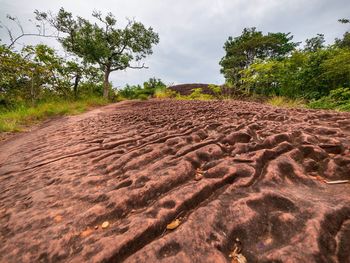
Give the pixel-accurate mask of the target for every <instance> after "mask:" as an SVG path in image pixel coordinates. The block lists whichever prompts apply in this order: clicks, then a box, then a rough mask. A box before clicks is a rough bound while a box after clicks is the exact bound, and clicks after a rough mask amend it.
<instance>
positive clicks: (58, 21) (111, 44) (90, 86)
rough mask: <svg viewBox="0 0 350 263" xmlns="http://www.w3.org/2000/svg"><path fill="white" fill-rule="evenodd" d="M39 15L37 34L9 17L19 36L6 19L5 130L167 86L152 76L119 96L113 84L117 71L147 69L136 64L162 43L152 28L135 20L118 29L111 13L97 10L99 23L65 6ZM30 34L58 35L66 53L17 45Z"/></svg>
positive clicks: (0, 87)
mask: <svg viewBox="0 0 350 263" xmlns="http://www.w3.org/2000/svg"><path fill="white" fill-rule="evenodd" d="M34 13H35V15H36V20H35V22H36V27H37V29H38V30H39V32H38V33H25V32H24V31H23V27H22V26H21V24H20V21H19V20H18V19H17V18H15V17H12V16H9V15H8V16H7V18H8V19H9V21H10V23H14V24H15V25H17V26H18V27H19V29H20V31H21V32H22V33H21V34H20V35H18V36H16V35H15V33H14V32H12V31H11V30H10V29H9V27H7V26H5V24H4V23H1V25H2V26H1V28H4V29H5V30H6V31H7V32H8V35H9V44H5V43H3V42H1V41H2V40H0V132H3V131H18V130H20V129H21V128H22V127H24V126H26V125H29V124H31V123H34V122H37V121H39V120H43V119H45V118H47V117H50V116H55V115H65V114H75V113H78V112H82V111H84V110H86V109H87V108H88V107H90V106H94V105H104V104H106V103H108V102H111V101H117V100H120V99H122V97H123V98H132V97H133V96H134V97H138V98H140V99H147V98H148V97H149V96H153V95H154V93H155V92H156V90H158V89H161V88H163V86H164V87H165V85H164V84H163V83H161V81H160V80H156V79H151V80H150V81H149V83H145V87H144V88H143V89H141V90H142V91H139V90H136V89H133V88H129V89H128V87H127V88H126V89H125V90H123V91H121V92H120V94H118V93H117V92H116V91H115V90H114V89H113V88H112V85H111V83H110V82H109V75H110V73H111V72H113V71H116V70H124V69H126V68H144V67H145V66H144V64H142V66H140V65H138V64H136V65H132V63H133V62H136V63H139V62H140V61H141V60H142V59H143V58H145V57H146V56H147V55H150V54H152V47H153V45H155V44H157V43H158V42H159V38H158V34H156V33H155V32H154V31H153V29H152V28H146V27H145V26H144V25H143V24H142V23H140V22H135V21H128V23H127V25H126V27H124V28H122V29H120V28H117V27H116V19H115V18H114V16H113V15H112V14H111V13H109V14H108V15H106V16H104V17H103V16H102V14H101V13H99V12H94V13H93V17H94V18H96V20H97V22H96V23H92V22H90V21H88V20H86V19H84V18H82V17H77V18H74V17H73V16H72V14H71V13H69V12H67V11H65V10H64V9H63V8H61V9H60V10H59V12H58V14H57V15H54V14H52V13H50V12H39V11H37V10H36V11H35V12H34ZM47 24H49V25H51V29H52V30H54V31H55V33H53V34H52V35H45V32H47V30H48V29H46V28H45V25H47ZM58 33H59V34H58ZM28 35H31V36H33V35H34V36H40V37H42V36H45V37H55V38H56V39H57V40H58V42H60V43H61V44H62V47H63V48H64V50H65V51H66V52H67V53H66V54H65V56H61V55H59V54H58V52H57V51H56V50H54V49H53V48H51V47H49V46H47V45H44V44H39V45H36V46H31V45H25V46H23V47H21V48H19V49H16V41H17V40H19V39H22V38H24V37H25V36H28ZM128 92H129V93H130V94H128ZM123 95H124V96H123Z"/></svg>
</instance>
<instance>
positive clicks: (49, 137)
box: [0, 100, 350, 262]
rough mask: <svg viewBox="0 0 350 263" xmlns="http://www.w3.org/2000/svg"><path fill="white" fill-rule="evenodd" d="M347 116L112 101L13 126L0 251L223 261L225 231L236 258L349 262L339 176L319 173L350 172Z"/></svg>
mask: <svg viewBox="0 0 350 263" xmlns="http://www.w3.org/2000/svg"><path fill="white" fill-rule="evenodd" d="M349 117H350V114H346V113H337V112H326V111H311V110H301V109H300V110H299V109H291V110H290V109H279V108H274V107H270V106H266V105H261V104H257V103H249V102H239V101H230V102H228V101H216V102H215V101H211V102H198V101H167V100H165V101H145V102H123V103H119V104H115V105H110V106H107V107H104V108H101V109H99V110H94V111H91V112H89V113H86V114H83V115H80V116H75V117H69V118H64V119H61V120H55V121H53V122H51V123H48V124H47V125H46V126H45V127H41V128H38V129H36V130H34V131H31V132H29V133H27V134H24V135H19V136H16V137H13V138H11V139H9V140H8V141H5V142H2V143H1V145H0V185H1V189H0V200H1V203H0V204H1V206H0V244H1V246H0V261H1V262H58V261H64V262H121V261H125V262H230V258H229V257H228V256H229V254H230V253H231V252H232V248H233V244H234V242H235V239H236V238H239V239H240V241H241V243H242V254H243V255H244V256H245V257H246V258H247V260H248V262H350V185H349V184H339V185H329V184H326V183H324V182H323V181H322V180H324V179H325V180H339V179H350V153H349V145H350V141H349V139H350V118H349ZM174 219H180V222H181V223H180V225H179V226H178V227H177V228H175V229H174V230H166V228H167V225H168V224H169V223H170V222H172V221H173V220H174ZM105 221H108V222H109V226H108V227H107V228H105V229H102V228H101V225H102V223H103V222H105ZM95 226H99V227H98V228H97V229H96V228H95Z"/></svg>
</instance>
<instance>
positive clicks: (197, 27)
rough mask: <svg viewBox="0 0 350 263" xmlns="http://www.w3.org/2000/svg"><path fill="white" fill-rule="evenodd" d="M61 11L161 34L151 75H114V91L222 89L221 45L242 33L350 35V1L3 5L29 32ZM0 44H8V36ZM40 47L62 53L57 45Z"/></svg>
mask: <svg viewBox="0 0 350 263" xmlns="http://www.w3.org/2000/svg"><path fill="white" fill-rule="evenodd" d="M60 7H64V8H65V9H66V10H67V11H70V12H72V13H73V14H74V15H79V16H82V17H85V18H91V13H92V11H93V10H100V11H102V12H104V13H107V12H112V13H113V14H114V15H115V16H116V17H117V19H118V20H119V21H120V23H121V24H124V23H125V18H126V17H129V18H135V20H137V21H140V22H142V23H143V24H145V25H146V26H151V27H153V28H154V30H155V31H156V32H157V33H159V37H160V43H159V44H158V45H157V46H156V47H155V48H154V54H153V55H151V56H150V57H149V58H147V59H146V60H145V63H146V64H147V66H149V69H143V70H132V69H129V70H126V71H122V72H120V71H117V72H113V73H112V74H111V81H112V82H113V86H115V87H121V86H124V85H125V84H126V83H129V84H141V83H143V82H144V81H145V80H147V79H148V78H150V77H153V76H155V77H157V78H161V79H162V80H163V81H164V82H165V83H166V84H170V83H198V82H200V83H217V84H220V83H222V82H223V81H224V79H223V77H222V76H221V74H220V67H219V65H218V63H219V61H220V59H221V57H223V55H224V51H223V48H222V47H223V44H224V42H225V41H226V39H227V38H228V37H229V36H238V35H240V33H241V31H242V29H243V28H244V27H252V26H256V27H257V28H258V29H259V30H262V31H263V32H264V33H267V32H286V33H287V32H291V33H292V34H293V35H294V40H295V41H304V40H305V39H306V38H310V37H313V36H315V35H316V34H317V33H323V34H325V37H326V40H327V42H328V43H331V42H332V41H333V40H334V38H336V37H340V36H342V34H343V33H344V32H345V31H346V30H349V26H347V25H342V24H340V23H338V22H337V20H338V19H339V18H343V17H346V18H349V17H350V1H349V0H176V1H174V0H148V1H146V0H124V1H122V0H74V1H72V0H54V1H52V0H0V20H1V21H5V20H6V19H5V17H6V14H11V15H13V16H17V17H18V18H19V19H20V20H21V21H22V23H23V24H24V25H25V28H26V30H27V31H28V32H29V31H33V29H34V28H33V26H32V25H31V24H30V22H28V19H30V18H33V17H34V16H33V11H34V10H35V9H39V10H40V11H48V10H51V11H53V12H57V11H58V10H59V8H60ZM0 38H1V39H3V40H6V39H7V36H6V32H5V31H4V30H1V31H0ZM22 42H25V41H22ZM41 42H43V43H47V44H49V45H51V46H56V47H59V45H58V44H57V43H55V42H54V41H53V40H51V41H50V40H47V39H42V40H41ZM25 43H26V44H27V43H28V41H26V42H25Z"/></svg>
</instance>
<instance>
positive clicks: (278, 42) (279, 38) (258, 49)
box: [219, 27, 298, 85]
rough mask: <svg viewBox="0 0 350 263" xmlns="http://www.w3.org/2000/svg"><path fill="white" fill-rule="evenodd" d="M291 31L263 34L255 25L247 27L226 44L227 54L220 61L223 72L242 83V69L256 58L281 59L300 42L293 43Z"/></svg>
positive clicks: (235, 82) (229, 77) (230, 79)
mask: <svg viewBox="0 0 350 263" xmlns="http://www.w3.org/2000/svg"><path fill="white" fill-rule="evenodd" d="M292 39H293V36H290V33H287V34H285V33H268V34H267V35H263V33H262V32H261V31H257V30H256V28H255V27H252V28H245V29H244V30H243V32H242V34H241V35H240V36H238V37H235V38H232V37H229V38H228V40H227V41H226V42H225V44H224V49H225V52H226V54H225V56H224V57H223V58H222V59H221V61H220V63H219V64H220V66H221V73H223V74H224V76H225V78H226V80H227V81H230V82H233V83H234V84H235V85H240V84H241V83H240V77H241V74H240V72H241V70H244V69H247V68H248V67H249V66H250V65H251V64H252V63H253V62H254V60H256V59H269V58H275V59H281V58H283V57H284V56H286V55H287V54H289V53H290V52H291V51H292V50H294V49H295V47H296V46H297V45H298V43H293V42H292V41H291V40H292Z"/></svg>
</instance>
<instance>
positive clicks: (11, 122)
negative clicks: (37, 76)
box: [0, 97, 108, 132]
mask: <svg viewBox="0 0 350 263" xmlns="http://www.w3.org/2000/svg"><path fill="white" fill-rule="evenodd" d="M107 103H108V102H107V101H106V100H104V99H103V98H100V97H89V98H84V99H80V100H77V101H67V100H59V101H47V102H41V103H39V104H38V105H36V106H34V107H33V106H23V105H22V106H19V107H16V108H14V109H12V110H8V111H2V112H1V111H0V132H18V131H21V130H23V128H24V127H26V126H29V125H32V124H35V123H37V122H39V121H42V120H45V119H47V118H49V117H53V116H62V115H73V114H78V113H82V112H84V111H86V110H87V109H88V108H89V107H93V106H100V105H105V104H107Z"/></svg>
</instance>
